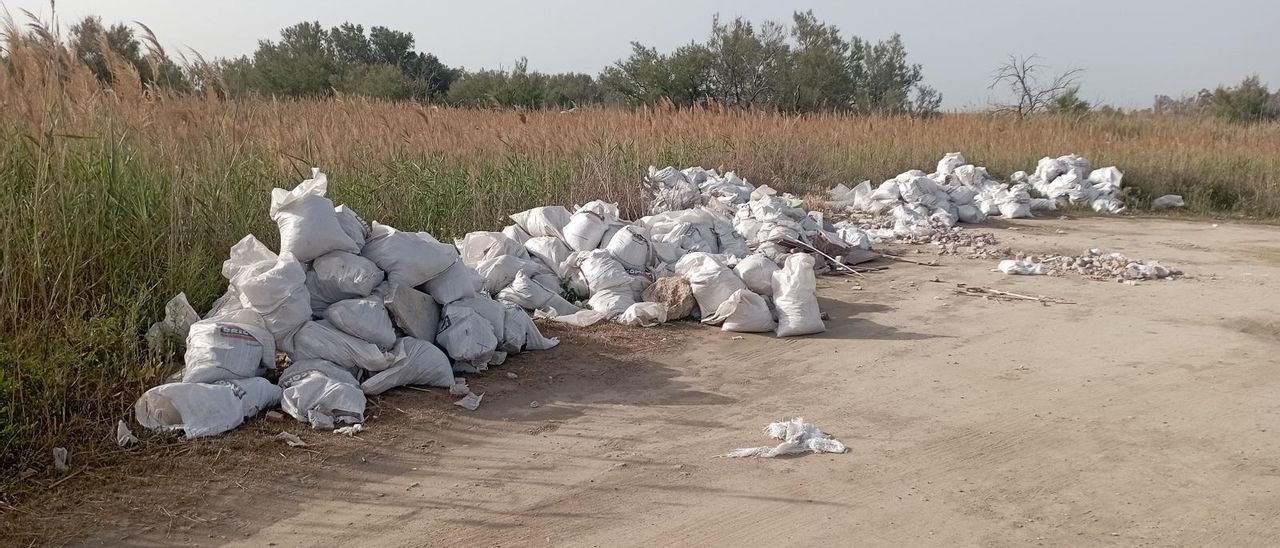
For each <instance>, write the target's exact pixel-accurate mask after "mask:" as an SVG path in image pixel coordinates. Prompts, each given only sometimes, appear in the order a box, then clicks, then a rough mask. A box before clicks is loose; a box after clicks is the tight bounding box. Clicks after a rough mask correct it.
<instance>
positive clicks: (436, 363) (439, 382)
mask: <svg viewBox="0 0 1280 548" xmlns="http://www.w3.org/2000/svg"><path fill="white" fill-rule="evenodd" d="M391 353H392V354H393V355H394V356H395V358H396V361H395V363H393V364H391V367H388V368H387V369H386V370H384V371H380V372H378V373H377V374H375V375H373V376H372V377H369V378H368V379H365V381H364V383H362V384H361V385H360V388H361V389H362V390H364V393H365V394H366V395H369V396H375V395H378V394H381V393H383V392H386V391H387V390H390V389H392V388H395V387H397V386H407V385H411V384H416V385H426V386H436V387H440V388H449V387H450V386H453V367H451V366H450V365H449V358H448V357H446V356H445V355H444V352H441V351H440V349H439V348H436V346H435V345H433V344H431V343H429V342H426V341H421V340H418V339H415V338H413V337H404V338H401V339H400V340H399V341H396V348H395V350H394V351H392V352H391Z"/></svg>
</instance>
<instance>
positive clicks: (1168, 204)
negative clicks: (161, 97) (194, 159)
mask: <svg viewBox="0 0 1280 548" xmlns="http://www.w3.org/2000/svg"><path fill="white" fill-rule="evenodd" d="M1186 205H1187V202H1185V201H1183V199H1182V196H1179V195H1177V194H1165V195H1164V196H1161V197H1159V198H1156V199H1154V200H1151V209H1154V210H1156V211H1159V210H1161V209H1172V208H1175V207H1186ZM166 309H167V307H166ZM167 317H168V316H167V315H166V318H167Z"/></svg>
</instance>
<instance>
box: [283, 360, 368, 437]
mask: <svg viewBox="0 0 1280 548" xmlns="http://www.w3.org/2000/svg"><path fill="white" fill-rule="evenodd" d="M280 386H281V387H282V388H283V389H284V391H283V394H282V396H281V399H280V407H281V408H283V409H284V411H285V412H286V413H288V414H289V415H290V416H292V417H293V418H295V419H298V420H299V421H302V422H305V423H308V424H310V425H311V427H312V428H314V429H316V430H333V429H334V428H335V427H337V426H338V425H341V424H360V423H363V422H364V409H365V405H367V403H368V402H367V401H366V399H365V396H364V392H363V391H361V390H360V385H359V383H357V382H356V379H355V377H353V376H351V374H350V373H348V372H347V371H345V370H343V369H342V368H340V367H338V366H336V365H334V364H332V363H329V362H327V361H324V360H304V361H300V362H296V363H294V364H293V365H291V366H289V368H288V369H285V370H284V372H283V373H281V374H280Z"/></svg>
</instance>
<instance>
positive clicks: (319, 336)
mask: <svg viewBox="0 0 1280 548" xmlns="http://www.w3.org/2000/svg"><path fill="white" fill-rule="evenodd" d="M293 344H294V351H293V355H292V356H290V357H292V358H293V360H294V361H302V360H309V359H321V360H328V361H330V362H333V363H334V364H336V365H338V366H340V367H344V368H346V369H347V370H348V371H351V372H353V373H354V372H355V371H356V369H357V368H359V369H364V370H365V371H373V372H377V371H382V370H383V369H386V368H388V367H390V366H391V361H392V357H391V356H390V355H388V354H387V353H385V352H383V351H381V350H379V349H378V346H377V345H375V344H373V343H371V342H368V341H366V340H364V339H361V338H359V337H355V336H352V335H348V334H346V333H344V332H342V330H341V329H338V328H336V327H334V326H332V325H330V324H329V322H327V321H318V322H307V323H306V324H305V325H303V326H302V329H299V330H298V334H297V335H295V336H294V343H293Z"/></svg>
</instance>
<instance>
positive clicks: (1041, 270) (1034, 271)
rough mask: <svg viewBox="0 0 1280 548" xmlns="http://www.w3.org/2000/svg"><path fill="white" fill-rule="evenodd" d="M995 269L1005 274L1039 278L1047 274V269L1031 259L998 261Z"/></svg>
mask: <svg viewBox="0 0 1280 548" xmlns="http://www.w3.org/2000/svg"><path fill="white" fill-rule="evenodd" d="M996 268H997V269H999V270H1000V272H1003V273H1005V274H1021V275H1024V276H1039V275H1044V274H1048V273H1049V269H1048V268H1046V267H1045V265H1044V263H1038V262H1035V261H1033V260H1031V259H1021V260H1014V259H1005V260H1003V261H1000V264H999V265H998V266H997V267H996Z"/></svg>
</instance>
